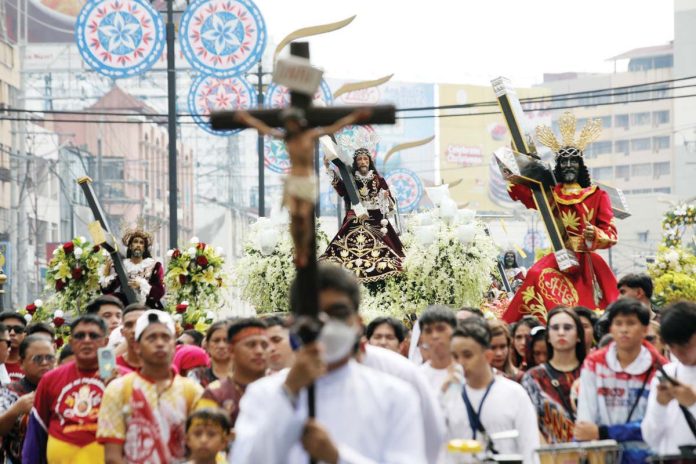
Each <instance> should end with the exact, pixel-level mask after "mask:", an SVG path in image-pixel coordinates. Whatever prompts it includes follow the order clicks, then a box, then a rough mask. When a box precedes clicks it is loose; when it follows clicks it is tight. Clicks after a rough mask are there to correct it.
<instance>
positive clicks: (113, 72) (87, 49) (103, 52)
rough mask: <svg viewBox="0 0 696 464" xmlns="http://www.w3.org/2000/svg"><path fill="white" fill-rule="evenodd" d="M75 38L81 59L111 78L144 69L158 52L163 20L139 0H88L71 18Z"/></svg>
mask: <svg viewBox="0 0 696 464" xmlns="http://www.w3.org/2000/svg"><path fill="white" fill-rule="evenodd" d="M75 42H76V43H77V48H78V50H79V51H80V54H81V55H82V58H83V59H84V60H85V62H86V63H87V64H88V65H89V67H91V68H92V69H94V70H95V71H97V72H98V73H100V74H103V75H105V76H107V77H111V78H113V79H118V78H125V77H131V76H136V75H138V74H142V73H144V72H146V71H148V70H149V69H150V68H152V66H153V65H154V64H155V63H156V62H157V60H158V59H159V57H160V56H161V55H162V51H163V50H164V45H165V34H164V21H162V18H161V17H160V15H159V13H158V12H157V11H156V10H155V9H154V8H152V6H150V3H149V2H148V1H143V0H90V1H87V2H86V3H85V5H84V6H83V7H82V9H81V10H80V14H79V15H78V17H77V21H76V22H75Z"/></svg>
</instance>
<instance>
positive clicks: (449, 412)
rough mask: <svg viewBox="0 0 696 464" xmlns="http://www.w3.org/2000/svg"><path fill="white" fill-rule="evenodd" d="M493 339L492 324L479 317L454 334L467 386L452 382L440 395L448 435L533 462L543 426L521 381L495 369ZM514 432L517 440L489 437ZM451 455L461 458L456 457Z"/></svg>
mask: <svg viewBox="0 0 696 464" xmlns="http://www.w3.org/2000/svg"><path fill="white" fill-rule="evenodd" d="M490 343H491V332H490V329H489V328H488V324H486V321H485V320H484V319H483V318H479V317H472V318H468V319H466V320H465V321H462V322H460V324H459V327H458V328H457V330H455V331H454V333H453V335H452V342H451V350H452V356H453V358H454V361H455V362H457V363H458V364H459V365H461V366H462V368H463V370H464V375H465V378H466V384H464V385H461V384H457V383H456V382H453V383H451V384H450V385H449V388H447V390H446V391H445V393H444V396H443V398H442V402H443V405H444V406H445V408H444V410H445V416H446V422H447V433H448V438H449V439H473V440H478V441H479V442H481V443H482V445H483V446H484V449H485V448H486V447H487V444H488V443H491V444H492V447H491V448H489V449H491V450H493V451H494V452H497V453H502V454H517V455H521V458H522V460H523V462H524V463H525V464H532V463H535V462H537V459H536V457H535V454H534V450H535V449H537V448H538V447H539V430H538V428H537V415H536V411H535V409H534V405H533V404H532V400H531V399H530V398H529V396H528V395H527V392H526V391H525V390H524V388H522V386H521V385H519V384H517V383H516V382H513V381H512V380H508V379H506V378H505V377H502V376H496V375H495V374H494V373H493V369H492V368H491V365H490V363H491V360H492V359H493V351H491V349H490ZM515 430H516V431H517V432H519V436H517V437H516V438H505V439H502V438H501V439H495V440H492V442H491V441H490V440H489V436H490V435H491V434H495V433H498V432H508V431H515ZM448 458H449V459H450V460H451V461H452V462H458V461H456V457H455V456H453V455H450V456H448ZM441 462H448V459H444V458H443V459H442V460H441Z"/></svg>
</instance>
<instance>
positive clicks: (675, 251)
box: [648, 246, 696, 306]
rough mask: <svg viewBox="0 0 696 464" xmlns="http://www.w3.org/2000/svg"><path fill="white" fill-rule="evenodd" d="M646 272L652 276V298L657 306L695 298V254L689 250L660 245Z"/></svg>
mask: <svg viewBox="0 0 696 464" xmlns="http://www.w3.org/2000/svg"><path fill="white" fill-rule="evenodd" d="M648 273H649V274H650V276H651V277H652V278H653V284H654V290H653V299H654V300H655V303H656V304H657V305H658V306H662V305H665V304H669V303H673V302H675V301H679V300H688V301H695V300H696V256H694V254H693V253H691V252H690V251H689V250H686V249H684V248H682V247H671V248H668V247H666V246H662V247H660V248H659V250H658V252H657V256H656V258H655V262H654V263H653V264H651V265H650V266H648Z"/></svg>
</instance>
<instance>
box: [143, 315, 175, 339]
mask: <svg viewBox="0 0 696 464" xmlns="http://www.w3.org/2000/svg"><path fill="white" fill-rule="evenodd" d="M150 324H163V325H164V326H165V327H167V329H168V330H169V331H170V332H171V333H172V335H174V334H175V333H176V329H175V327H174V319H172V316H170V315H169V314H168V313H165V312H164V311H159V310H157V309H150V310H148V311H145V312H144V313H143V314H141V315H140V317H139V318H138V320H137V321H135V339H136V340H140V336H141V335H142V334H143V332H144V331H145V329H146V328H147V326H149V325H150Z"/></svg>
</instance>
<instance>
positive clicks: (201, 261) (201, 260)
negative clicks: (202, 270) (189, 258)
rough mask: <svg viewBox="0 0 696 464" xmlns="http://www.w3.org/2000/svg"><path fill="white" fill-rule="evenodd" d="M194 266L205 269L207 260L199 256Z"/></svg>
mask: <svg viewBox="0 0 696 464" xmlns="http://www.w3.org/2000/svg"><path fill="white" fill-rule="evenodd" d="M196 264H198V265H199V266H200V267H206V266H207V265H208V258H206V257H205V256H203V255H201V256H199V257H197V258H196Z"/></svg>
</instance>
